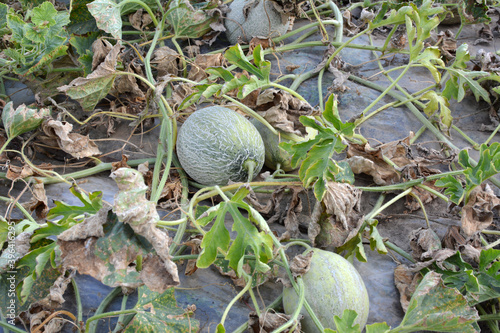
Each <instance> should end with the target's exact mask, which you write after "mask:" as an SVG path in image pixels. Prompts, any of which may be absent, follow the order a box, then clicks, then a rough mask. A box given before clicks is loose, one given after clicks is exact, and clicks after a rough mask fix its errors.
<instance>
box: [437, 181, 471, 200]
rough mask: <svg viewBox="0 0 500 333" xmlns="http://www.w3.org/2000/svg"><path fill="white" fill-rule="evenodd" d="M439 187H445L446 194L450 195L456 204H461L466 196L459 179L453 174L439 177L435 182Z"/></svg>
mask: <svg viewBox="0 0 500 333" xmlns="http://www.w3.org/2000/svg"><path fill="white" fill-rule="evenodd" d="M434 185H436V186H438V187H445V190H444V194H446V195H447V196H449V197H450V199H451V201H452V202H454V203H455V204H457V205H458V204H460V202H461V201H462V200H463V198H464V196H465V190H464V188H463V186H462V183H460V182H459V181H458V180H456V179H455V177H453V176H451V175H447V176H445V177H442V178H440V179H438V180H437V181H436V182H435V184H434Z"/></svg>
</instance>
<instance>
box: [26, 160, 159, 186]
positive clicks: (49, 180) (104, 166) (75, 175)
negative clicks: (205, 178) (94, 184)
mask: <svg viewBox="0 0 500 333" xmlns="http://www.w3.org/2000/svg"><path fill="white" fill-rule="evenodd" d="M155 161H156V159H155V158H144V159H139V160H131V161H127V165H129V166H130V167H136V166H138V165H139V164H142V163H145V162H147V163H151V164H152V163H155ZM112 168H113V165H112V163H99V164H98V165H96V166H95V167H92V168H88V169H85V170H81V171H76V172H72V173H68V174H65V175H61V177H62V178H63V179H65V180H73V179H79V178H84V177H89V176H92V175H95V174H98V173H101V172H104V171H109V170H111V169H112ZM27 181H36V182H41V183H44V184H54V183H60V182H62V180H61V179H59V178H56V177H29V178H28V179H27Z"/></svg>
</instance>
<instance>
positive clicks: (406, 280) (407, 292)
mask: <svg viewBox="0 0 500 333" xmlns="http://www.w3.org/2000/svg"><path fill="white" fill-rule="evenodd" d="M421 280H422V274H421V273H420V272H413V271H412V270H410V269H409V268H408V266H406V265H398V267H396V269H395V270H394V284H395V285H396V288H397V289H398V291H399V301H400V303H401V307H402V308H403V311H404V312H406V310H407V309H408V305H409V304H410V299H411V297H412V296H413V293H414V292H415V289H416V288H417V287H418V285H419V283H420V281H421Z"/></svg>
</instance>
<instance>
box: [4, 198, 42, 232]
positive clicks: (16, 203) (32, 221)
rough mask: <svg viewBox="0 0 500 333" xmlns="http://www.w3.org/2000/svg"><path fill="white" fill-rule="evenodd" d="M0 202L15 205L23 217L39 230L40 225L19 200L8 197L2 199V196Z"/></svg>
mask: <svg viewBox="0 0 500 333" xmlns="http://www.w3.org/2000/svg"><path fill="white" fill-rule="evenodd" d="M0 201H5V202H9V203H13V204H14V205H15V206H16V208H17V209H19V210H20V211H21V212H22V213H23V215H24V216H25V217H26V218H27V219H28V220H29V221H30V222H31V224H32V225H33V226H36V227H37V229H38V227H39V224H38V222H37V221H35V219H34V218H33V216H31V214H30V213H29V212H28V211H27V210H26V208H24V207H23V205H21V204H20V203H19V202H18V200H14V199H12V198H7V197H2V196H0Z"/></svg>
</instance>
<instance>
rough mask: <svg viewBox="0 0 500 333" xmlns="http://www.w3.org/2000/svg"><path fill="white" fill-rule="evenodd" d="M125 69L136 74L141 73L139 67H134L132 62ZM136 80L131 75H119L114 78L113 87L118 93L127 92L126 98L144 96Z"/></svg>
mask: <svg viewBox="0 0 500 333" xmlns="http://www.w3.org/2000/svg"><path fill="white" fill-rule="evenodd" d="M126 71H127V72H129V73H134V74H138V75H141V74H142V70H141V69H140V67H138V68H136V67H135V66H133V64H132V63H130V64H129V65H128V66H127V70H126ZM138 71H139V72H138ZM137 80H138V79H137V78H135V77H134V76H132V75H120V76H118V77H117V78H116V80H115V85H114V89H115V90H116V92H117V93H118V94H127V98H128V99H134V98H145V97H146V95H145V94H144V92H143V91H142V90H141V89H140V88H139V84H138V83H137Z"/></svg>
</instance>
